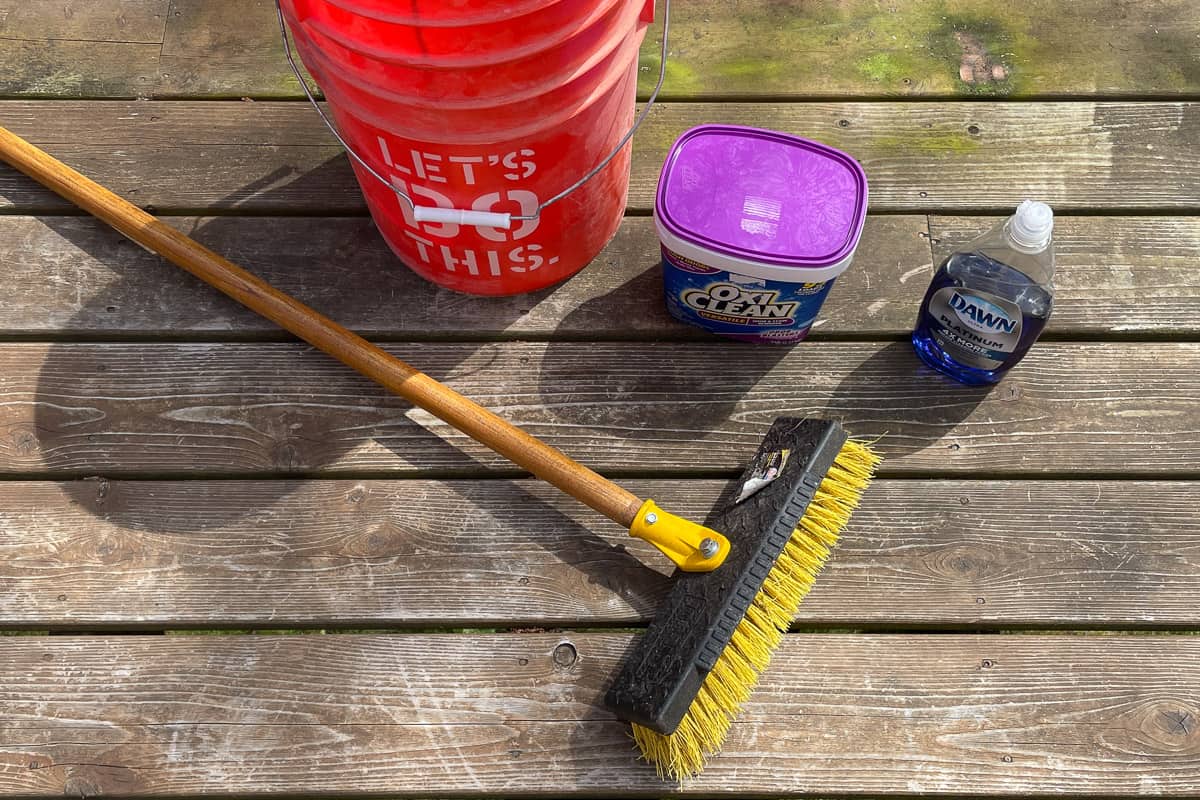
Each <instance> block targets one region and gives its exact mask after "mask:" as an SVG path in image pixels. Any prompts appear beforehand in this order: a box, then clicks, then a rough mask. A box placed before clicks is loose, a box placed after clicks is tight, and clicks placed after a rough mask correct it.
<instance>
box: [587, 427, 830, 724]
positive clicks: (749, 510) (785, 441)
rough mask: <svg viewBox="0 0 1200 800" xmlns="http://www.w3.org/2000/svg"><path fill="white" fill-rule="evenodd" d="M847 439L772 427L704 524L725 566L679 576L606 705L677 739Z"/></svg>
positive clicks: (826, 431)
mask: <svg viewBox="0 0 1200 800" xmlns="http://www.w3.org/2000/svg"><path fill="white" fill-rule="evenodd" d="M846 438H847V437H846V433H845V431H843V430H842V427H841V426H840V425H839V424H838V423H836V422H832V421H828V420H819V419H800V418H795V417H784V418H780V419H777V420H775V423H774V424H773V425H772V426H771V429H770V430H769V431H768V432H767V435H766V437H765V438H764V439H763V442H762V444H761V445H760V446H759V449H758V453H757V454H756V456H755V458H754V460H753V461H752V462H751V464H750V465H749V466H748V467H747V468H746V470H745V472H743V473H742V476H741V477H740V478H739V479H738V480H737V482H736V483H735V484H733V485H732V486H731V487H730V488H729V489H728V490H727V491H726V492H725V494H724V495H723V497H722V501H721V503H720V505H719V506H718V507H717V508H716V509H714V511H713V512H712V514H710V515H709V517H708V519H707V520H705V523H704V524H705V525H706V526H707V527H710V528H712V529H713V530H715V531H718V532H720V533H723V534H725V536H727V537H728V538H729V541H730V544H731V550H730V553H729V557H728V558H727V559H726V560H725V563H724V564H722V565H721V566H720V567H718V568H717V569H715V570H713V571H712V572H683V571H676V573H675V576H674V578H673V579H672V580H673V585H672V587H671V591H670V592H669V593H668V594H667V599H666V602H665V603H663V606H662V608H661V609H660V610H659V612H658V614H657V615H656V616H655V618H654V620H653V622H651V623H650V626H649V627H648V628H647V629H646V632H645V633H644V634H643V635H642V637H641V639H640V640H639V641H638V642H637V644H636V645H635V646H634V649H633V651H632V652H631V653H630V655H629V656H628V657H627V658H626V660H625V663H624V665H623V666H622V668H621V672H620V673H619V674H618V675H617V678H616V680H615V681H614V682H613V684H612V686H611V687H610V688H609V690H608V692H607V693H606V694H605V698H604V703H605V705H607V706H608V707H609V708H611V709H612V710H613V711H615V712H616V713H617V715H618V716H620V717H621V718H622V719H625V720H628V721H630V722H634V723H637V724H639V725H643V726H645V727H647V728H650V729H652V730H655V731H658V732H659V733H662V734H671V733H673V732H674V731H675V729H676V728H677V727H678V726H679V723H680V721H681V720H682V719H683V717H684V715H685V714H686V713H687V711H688V708H689V707H690V706H691V704H692V700H693V699H695V697H696V694H697V692H699V691H700V685H701V684H702V683H703V682H704V679H705V677H706V676H707V675H708V673H709V672H710V671H711V670H712V668H713V666H714V665H715V664H716V662H717V659H718V658H720V656H721V654H722V652H724V650H725V647H726V646H727V645H728V644H729V640H730V637H731V636H732V635H733V631H734V629H735V628H736V627H737V626H738V624H739V623H740V622H741V621H742V617H744V616H745V614H746V609H747V608H749V607H750V604H751V603H753V602H754V598H755V596H756V595H757V594H758V591H759V589H761V588H762V585H763V581H764V580H766V578H767V575H768V574H770V572H771V569H772V567H774V565H775V561H776V559H778V558H779V555H780V553H781V552H783V548H784V546H785V545H786V544H787V542H788V540H789V539H790V538H791V536H792V531H793V530H794V529H795V527H796V525H797V524H798V523H799V522H800V519H801V518H802V517H803V516H804V512H805V511H806V510H807V508H808V504H809V503H810V502H811V501H812V498H813V495H814V494H815V493H816V491H817V487H818V486H820V484H821V481H822V480H824V478H825V475H826V473H828V472H829V468H830V467H831V466H832V465H833V462H834V460H835V459H836V458H837V457H838V454H839V453H840V452H841V449H842V445H844V444H845V442H846ZM784 451H788V453H789V455H788V457H787V459H786V461H783V463H782V469H780V470H779V472H778V475H777V476H776V477H775V478H774V479H773V480H771V482H769V483H767V484H766V485H765V486H762V488H761V489H758V490H757V491H756V492H755V493H754V494H751V495H750V496H749V497H746V498H745V499H744V500H742V501H741V502H738V501H737V500H738V497H739V495H741V494H743V493H744V492H743V490H744V488H745V487H747V485H748V484H749V482H750V481H755V480H757V479H759V478H761V477H762V476H763V473H764V472H766V471H767V470H768V469H769V468H770V467H772V466H774V467H777V468H778V467H779V465H780V461H781V457H780V455H779V454H781V453H783V452H784ZM749 485H751V486H753V484H749Z"/></svg>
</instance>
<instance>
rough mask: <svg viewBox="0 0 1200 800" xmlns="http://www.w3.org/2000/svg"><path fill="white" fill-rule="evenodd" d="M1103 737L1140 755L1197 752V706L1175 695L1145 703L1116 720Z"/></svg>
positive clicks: (1199, 749)
mask: <svg viewBox="0 0 1200 800" xmlns="http://www.w3.org/2000/svg"><path fill="white" fill-rule="evenodd" d="M1105 740H1106V744H1108V745H1109V746H1110V747H1112V748H1113V749H1115V750H1118V751H1121V752H1127V753H1132V754H1136V755H1139V756H1151V755H1157V754H1161V753H1164V752H1165V753H1174V754H1180V753H1186V754H1190V755H1197V756H1200V707H1197V706H1196V705H1195V704H1194V703H1193V702H1191V701H1184V700H1177V699H1163V700H1155V701H1152V702H1149V703H1145V704H1143V705H1141V706H1138V707H1137V708H1134V709H1132V710H1130V711H1129V712H1127V713H1126V714H1123V715H1122V716H1121V717H1119V718H1118V719H1117V720H1115V721H1114V724H1113V725H1112V726H1111V727H1110V728H1109V730H1108V731H1106V733H1105Z"/></svg>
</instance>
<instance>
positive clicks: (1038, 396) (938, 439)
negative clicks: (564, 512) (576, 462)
mask: <svg viewBox="0 0 1200 800" xmlns="http://www.w3.org/2000/svg"><path fill="white" fill-rule="evenodd" d="M390 349H391V350H393V352H395V353H397V354H398V355H400V356H401V357H403V358H405V359H406V360H408V361H410V362H412V363H414V364H416V365H418V366H419V367H420V368H422V369H425V370H426V371H427V372H429V373H430V374H432V375H433V376H434V377H436V378H439V379H442V380H445V381H447V382H448V383H449V384H450V385H451V386H453V387H455V388H456V389H458V390H459V391H461V392H462V393H464V394H466V395H467V396H468V397H472V398H474V399H476V400H477V401H479V402H480V403H482V404H483V405H485V406H487V407H489V408H492V409H494V410H496V411H497V412H498V413H500V414H501V415H503V416H506V417H508V418H510V419H511V420H513V421H514V422H516V423H518V424H521V425H523V426H525V427H526V428H527V430H529V432H531V433H532V434H534V435H535V436H542V437H544V438H546V439H547V440H548V441H550V442H551V443H553V444H556V445H558V446H560V447H562V448H563V449H565V450H566V451H568V452H569V453H570V454H571V455H573V456H574V457H576V458H578V459H580V460H583V461H585V462H586V463H588V464H590V465H593V466H595V467H596V468H599V469H602V470H610V471H612V470H616V471H633V472H634V473H637V474H642V473H645V474H653V473H658V472H661V471H677V472H683V473H685V474H686V473H687V472H693V473H694V471H697V470H708V471H711V470H723V471H724V470H736V469H739V468H740V467H741V465H742V464H743V462H744V461H745V459H747V458H749V457H750V455H751V454H752V452H753V450H754V448H755V447H757V445H758V442H759V440H760V438H761V436H762V434H763V433H764V432H765V431H766V428H767V427H768V426H769V425H770V423H771V422H772V421H773V420H774V419H775V417H777V416H787V415H810V414H814V415H825V416H830V417H833V418H837V419H841V420H843V421H845V423H846V424H847V426H848V427H849V429H850V430H851V431H852V432H854V433H855V434H857V435H859V436H863V437H866V438H869V439H874V438H876V437H879V439H880V441H879V446H880V448H881V450H882V452H883V455H884V456H885V458H886V459H887V462H886V470H887V471H888V472H890V473H893V474H897V473H913V472H919V473H930V472H936V473H939V474H946V475H949V474H954V473H961V472H962V471H971V472H974V473H976V474H978V473H979V472H980V471H982V472H984V473H987V474H994V473H1004V474H1024V475H1030V474H1032V475H1039V474H1046V473H1059V472H1074V473H1078V472H1079V471H1084V472H1087V473H1097V474H1106V475H1114V476H1127V475H1129V474H1130V473H1135V474H1136V473H1155V474H1157V473H1170V472H1177V473H1183V474H1191V473H1192V472H1194V470H1195V469H1196V465H1197V464H1200V401H1198V400H1197V395H1198V394H1200V344H1197V343H1180V342H1163V343H1154V344H1153V345H1148V344H1138V343H1086V344H1059V343H1053V342H1044V343H1040V344H1038V346H1036V347H1035V348H1033V350H1031V351H1030V354H1029V355H1028V356H1027V357H1026V359H1025V360H1024V361H1023V362H1022V363H1021V364H1020V365H1019V366H1018V368H1017V369H1015V370H1014V371H1013V372H1012V373H1010V374H1009V376H1008V378H1007V379H1006V381H1005V383H1004V384H1002V385H1001V386H999V387H990V390H989V389H985V388H978V387H966V386H962V385H960V384H957V383H954V382H953V381H950V380H949V379H944V378H942V377H940V376H938V375H936V374H935V373H933V372H932V371H930V370H928V369H927V368H925V367H923V366H922V365H921V364H920V362H919V361H918V360H917V359H916V356H915V355H914V354H913V352H912V347H911V345H910V344H908V343H907V342H903V341H900V342H892V343H855V342H810V343H808V344H807V345H805V346H802V347H796V348H791V349H788V348H761V347H760V348H747V347H745V346H743V345H739V344H737V343H732V344H730V343H700V342H697V343H688V342H677V343H673V342H654V343H649V344H647V343H632V342H631V343H603V342H578V343H571V342H561V341H559V342H548V343H522V342H505V343H487V344H480V343H431V344H424V345H422V344H410V345H404V346H394V347H391V348H390ZM0 375H3V376H4V380H3V383H2V384H0V431H2V432H3V434H2V435H0V471H3V472H8V473H21V474H38V475H46V474H54V473H58V474H76V475H78V474H83V475H94V474H97V473H104V474H111V475H127V474H130V473H135V474H147V473H157V472H162V471H165V472H172V473H174V472H177V473H190V474H195V473H197V472H210V473H213V472H216V473H223V474H255V473H259V474H262V473H264V472H267V473H272V474H274V473H280V472H282V473H292V474H294V473H296V472H300V473H305V474H309V473H314V472H318V473H324V472H327V471H333V472H339V471H342V472H344V471H347V470H351V471H368V472H373V471H376V470H389V471H390V470H396V471H399V472H402V473H408V474H412V473H421V472H425V473H427V474H428V473H429V472H430V471H433V472H435V473H437V474H444V473H445V472H446V471H451V472H456V473H458V472H461V473H464V474H478V473H479V472H480V471H483V470H487V469H491V468H499V469H510V467H509V466H508V464H507V462H505V461H503V460H501V459H500V458H499V457H498V456H495V455H494V454H492V453H490V452H489V451H486V450H485V449H483V448H482V447H480V446H478V445H476V444H474V443H472V442H469V441H467V440H466V439H465V437H463V436H461V435H459V434H457V433H456V432H454V431H451V430H449V429H448V428H447V427H446V426H444V425H442V424H441V423H438V422H437V421H436V420H434V418H433V417H432V416H430V415H429V414H427V413H425V412H423V411H420V410H416V409H411V408H410V407H409V406H408V405H407V404H406V403H404V402H403V401H401V400H400V399H399V398H396V397H394V396H391V395H387V394H386V393H385V392H384V391H383V390H382V389H380V388H379V387H377V386H375V385H374V384H371V383H369V382H368V381H366V379H364V378H361V377H359V376H358V375H357V374H355V373H352V372H351V371H350V370H348V369H347V368H345V367H343V366H342V365H341V364H338V363H337V362H335V361H333V360H332V359H330V358H328V357H327V356H325V355H323V354H320V353H317V352H315V351H313V350H311V348H308V347H305V346H301V345H298V344H288V343H279V344H225V343H209V344H201V343H183V344H128V343H113V344H73V343H59V344H46V343H11V344H6V345H3V346H0ZM1100 376H1102V377H1100ZM460 448H461V449H460Z"/></svg>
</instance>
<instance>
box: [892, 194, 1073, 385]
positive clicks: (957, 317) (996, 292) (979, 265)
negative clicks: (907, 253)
mask: <svg viewBox="0 0 1200 800" xmlns="http://www.w3.org/2000/svg"><path fill="white" fill-rule="evenodd" d="M1053 230H1054V212H1053V211H1051V210H1050V206H1048V205H1046V204H1045V203H1037V202H1034V201H1031V200H1026V201H1025V202H1023V203H1021V205H1020V206H1018V207H1017V211H1016V213H1015V214H1013V215H1012V216H1011V217H1009V218H1008V219H1006V220H1005V221H1004V222H1003V223H1002V224H1000V225H998V226H997V227H995V228H994V229H992V230H991V231H988V232H987V233H986V234H984V235H983V236H981V237H979V238H978V239H976V240H975V241H973V242H971V243H970V244H969V245H967V246H966V247H964V248H963V249H961V250H959V251H957V252H955V253H953V254H951V255H950V257H949V258H947V259H946V260H945V261H944V262H942V265H941V267H939V268H938V271H937V272H936V273H935V274H934V276H933V281H932V282H930V284H929V289H928V290H927V291H926V292H925V299H924V300H923V301H922V303H921V311H920V314H919V315H918V317H917V326H916V329H915V330H913V334H912V342H913V347H914V348H915V349H916V351H917V355H919V356H920V357H921V360H922V361H924V362H925V363H926V364H928V365H929V366H931V367H933V368H934V369H936V370H940V371H941V372H944V373H946V374H947V375H949V376H951V377H952V378H955V379H957V380H959V381H961V382H963V383H966V384H972V385H983V384H989V383H995V382H997V381H999V380H1000V378H1002V377H1003V376H1004V373H1006V372H1007V371H1008V370H1009V369H1011V368H1012V367H1013V365H1014V364H1016V363H1017V362H1018V361H1020V360H1021V359H1022V358H1023V357H1024V356H1025V353H1027V352H1028V351H1029V348H1030V347H1031V346H1032V345H1033V343H1034V342H1035V341H1037V338H1038V336H1039V335H1040V334H1041V332H1042V329H1043V328H1044V327H1046V321H1047V320H1048V319H1049V318H1050V312H1051V310H1052V308H1053V306H1054V286H1053V278H1054V244H1053Z"/></svg>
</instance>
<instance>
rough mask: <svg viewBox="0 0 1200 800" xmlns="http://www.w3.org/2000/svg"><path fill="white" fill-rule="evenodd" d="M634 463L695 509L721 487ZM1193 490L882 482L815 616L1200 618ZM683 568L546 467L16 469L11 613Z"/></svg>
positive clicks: (0, 552)
mask: <svg viewBox="0 0 1200 800" xmlns="http://www.w3.org/2000/svg"><path fill="white" fill-rule="evenodd" d="M622 483H623V484H625V485H627V486H628V487H629V488H631V489H632V490H633V491H635V492H638V493H639V496H643V497H654V498H655V499H656V500H657V501H658V502H659V503H660V504H662V505H663V506H664V507H667V508H671V509H672V510H674V511H676V512H677V513H682V514H685V515H687V516H689V517H690V518H694V519H703V518H704V516H705V515H706V514H707V513H708V511H709V510H710V509H711V508H712V507H713V506H714V504H715V503H716V502H717V497H718V495H719V494H720V492H721V490H722V488H723V486H724V483H723V482H720V481H687V480H675V481H666V480H659V481H645V480H639V481H622ZM1198 502H1200V485H1197V484H1195V483H1179V482H1150V483H1147V482H1097V481H1074V482H1061V481H957V480H955V481H947V480H936V481H926V480H916V481H907V480H905V481H897V480H881V481H877V482H876V483H875V484H873V485H872V486H871V489H870V491H869V492H867V494H866V496H865V498H864V501H863V506H862V507H861V508H860V509H859V510H858V511H857V512H856V513H855V514H854V517H853V520H852V524H851V527H850V528H849V529H848V531H847V533H846V535H845V537H844V539H843V541H842V544H841V545H840V547H839V549H838V551H837V552H836V554H835V556H834V558H833V559H832V560H831V561H830V563H829V565H828V567H827V568H826V570H825V572H824V573H823V574H822V576H821V579H820V580H819V581H818V582H817V585H816V588H815V589H814V590H813V592H812V593H811V594H810V595H809V597H808V599H806V600H805V602H804V605H803V606H802V607H801V613H800V615H799V617H798V620H799V624H801V625H833V626H882V627H901V628H903V627H912V626H927V625H928V626H938V627H949V626H999V627H1010V628H1012V627H1021V626H1072V627H1080V626H1117V627H1130V626H1135V627H1136V626H1143V627H1144V626H1187V625H1192V626H1200V610H1198V609H1200V531H1197V530H1196V528H1195V525H1194V524H1193V522H1194V519H1193V517H1194V513H1193V512H1194V509H1195V508H1196V506H1197V504H1198ZM626 548H627V549H628V552H625V549H626ZM497 553H503V557H502V558H497ZM639 561H640V562H641V563H639ZM668 568H669V564H667V562H666V561H665V560H664V559H662V558H661V557H660V556H659V555H658V554H657V552H656V551H654V550H653V548H651V547H649V546H648V545H645V544H644V543H642V542H640V541H638V540H631V539H630V538H629V536H628V534H627V533H626V532H625V531H623V530H619V529H618V527H617V526H616V525H614V524H613V523H610V522H608V521H607V520H604V519H603V518H602V517H600V516H599V515H598V514H595V513H593V512H591V511H588V510H587V509H586V508H584V507H583V506H581V505H579V504H577V503H575V502H574V501H572V500H570V499H568V498H566V497H565V496H563V495H560V494H559V493H558V492H557V491H556V490H554V489H552V488H550V487H549V486H546V485H544V484H538V483H536V482H533V481H520V482H509V481H449V482H432V481H315V482H308V483H299V482H290V481H234V482H211V481H189V482H157V481H150V482H123V481H107V480H103V481H101V480H92V481H79V482H71V483H30V482H3V483H0V584H2V585H3V586H4V587H5V590H4V592H3V593H2V594H0V626H24V627H29V628H54V627H59V628H61V627H66V628H74V629H79V628H90V627H115V628H118V629H126V628H130V627H134V626H139V627H141V626H144V627H148V628H173V627H184V626H201V627H213V626H226V627H235V628H246V627H253V628H264V627H265V628H278V627H289V626H293V625H303V626H316V627H322V626H334V627H342V628H347V627H349V628H358V627H379V626H383V625H406V626H418V627H428V626H431V625H442V626H488V627H495V626H513V625H515V626H526V625H553V626H562V625H568V626H570V625H583V626H592V627H595V626H600V625H613V624H618V625H626V624H632V623H638V622H644V621H646V620H647V619H649V618H650V617H652V616H653V615H654V610H655V609H656V608H657V607H658V605H659V603H660V602H661V600H662V598H663V595H664V593H665V591H666V589H667V586H668V581H667V578H666V573H667V572H668Z"/></svg>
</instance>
